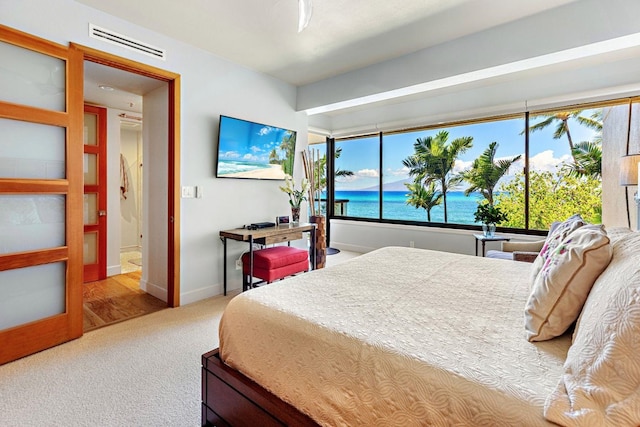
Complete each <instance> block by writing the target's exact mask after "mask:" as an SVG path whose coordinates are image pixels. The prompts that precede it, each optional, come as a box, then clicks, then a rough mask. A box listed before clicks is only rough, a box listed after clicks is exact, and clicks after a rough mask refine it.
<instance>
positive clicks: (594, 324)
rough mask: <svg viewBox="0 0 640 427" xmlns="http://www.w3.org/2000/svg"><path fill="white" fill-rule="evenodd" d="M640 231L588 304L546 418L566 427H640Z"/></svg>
mask: <svg viewBox="0 0 640 427" xmlns="http://www.w3.org/2000/svg"><path fill="white" fill-rule="evenodd" d="M639 337H640V233H637V232H636V233H629V234H627V235H625V236H623V237H621V238H620V239H619V240H618V241H616V242H615V243H614V244H613V258H612V259H611V263H610V264H609V267H607V269H606V270H605V271H604V272H603V273H602V274H601V275H600V277H599V278H598V280H597V281H596V283H595V284H594V285H593V289H592V290H591V293H590V294H589V297H588V299H587V301H586V303H585V305H584V309H583V310H582V314H581V315H580V318H579V319H578V324H577V326H576V330H575V332H574V336H573V344H572V345H571V348H569V352H568V354H567V359H566V361H565V364H564V373H563V375H562V377H561V378H560V381H559V382H558V385H557V386H556V388H555V390H554V391H553V392H552V393H551V394H550V395H549V396H548V397H547V401H546V403H545V408H544V416H545V417H546V418H547V419H548V420H550V421H553V422H555V423H558V424H561V425H565V426H578V425H579V426H598V427H600V426H617V427H621V426H638V425H640V338H639Z"/></svg>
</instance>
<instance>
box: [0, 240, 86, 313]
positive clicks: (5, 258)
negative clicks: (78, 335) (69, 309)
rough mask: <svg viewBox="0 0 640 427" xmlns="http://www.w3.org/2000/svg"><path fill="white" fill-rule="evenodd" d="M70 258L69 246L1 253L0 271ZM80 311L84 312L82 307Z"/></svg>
mask: <svg viewBox="0 0 640 427" xmlns="http://www.w3.org/2000/svg"><path fill="white" fill-rule="evenodd" d="M68 259H69V248H68V247H67V246H62V247H60V248H53V249H38V250H33V251H25V252H17V253H11V254H8V255H0V271H5V270H13V269H15V268H25V267H33V266H35V265H42V264H51V263H54V262H61V261H67V260H68ZM80 313H81V314H82V309H81V310H80Z"/></svg>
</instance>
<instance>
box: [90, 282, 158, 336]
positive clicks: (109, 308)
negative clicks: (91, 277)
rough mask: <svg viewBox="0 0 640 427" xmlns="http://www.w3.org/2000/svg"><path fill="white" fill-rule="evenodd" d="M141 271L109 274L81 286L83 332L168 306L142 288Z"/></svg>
mask: <svg viewBox="0 0 640 427" xmlns="http://www.w3.org/2000/svg"><path fill="white" fill-rule="evenodd" d="M140 276H141V272H140V271H135V272H132V273H126V274H120V275H118V276H112V277H109V278H107V279H105V280H99V281H97V282H88V283H85V284H84V287H83V292H82V293H83V309H84V310H83V311H84V332H88V331H92V330H94V329H97V328H101V327H103V326H107V325H111V324H114V323H117V322H122V321H124V320H128V319H132V318H134V317H138V316H142V315H145V314H149V313H153V312H155V311H158V310H162V309H163V308H167V303H165V302H164V301H162V300H159V299H158V298H156V297H154V296H152V295H149V294H148V293H146V292H144V291H142V290H141V289H140V287H139V283H140Z"/></svg>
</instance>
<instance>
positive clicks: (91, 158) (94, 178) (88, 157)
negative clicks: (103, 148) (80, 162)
mask: <svg viewBox="0 0 640 427" xmlns="http://www.w3.org/2000/svg"><path fill="white" fill-rule="evenodd" d="M97 184H98V155H97V154H88V153H85V154H84V185H97Z"/></svg>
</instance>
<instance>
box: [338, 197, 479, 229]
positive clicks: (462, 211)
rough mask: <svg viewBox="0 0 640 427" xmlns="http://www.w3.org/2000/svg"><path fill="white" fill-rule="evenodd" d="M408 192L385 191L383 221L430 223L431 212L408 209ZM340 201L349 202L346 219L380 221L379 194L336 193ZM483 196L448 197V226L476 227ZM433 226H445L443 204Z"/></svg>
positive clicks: (436, 210) (433, 212) (433, 213)
mask: <svg viewBox="0 0 640 427" xmlns="http://www.w3.org/2000/svg"><path fill="white" fill-rule="evenodd" d="M406 194H407V192H406V191H385V192H384V193H383V195H382V197H383V206H382V209H383V216H382V218H383V219H398V220H407V221H427V211H425V210H424V209H422V208H420V209H416V208H415V207H413V206H410V205H407V202H406V201H407V196H406ZM335 198H336V200H339V199H348V200H349V202H348V203H347V204H346V207H347V212H346V214H345V216H350V217H358V218H375V219H377V218H378V217H379V210H380V207H379V193H378V192H377V191H336V197H335ZM479 200H480V196H478V195H477V194H472V195H469V196H465V195H464V192H462V191H451V192H449V193H447V214H448V222H449V223H455V224H475V222H474V220H473V213H474V212H475V211H476V208H477V207H478V201H479ZM431 221H432V222H444V207H443V205H442V204H441V205H440V206H436V207H435V208H433V209H431Z"/></svg>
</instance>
